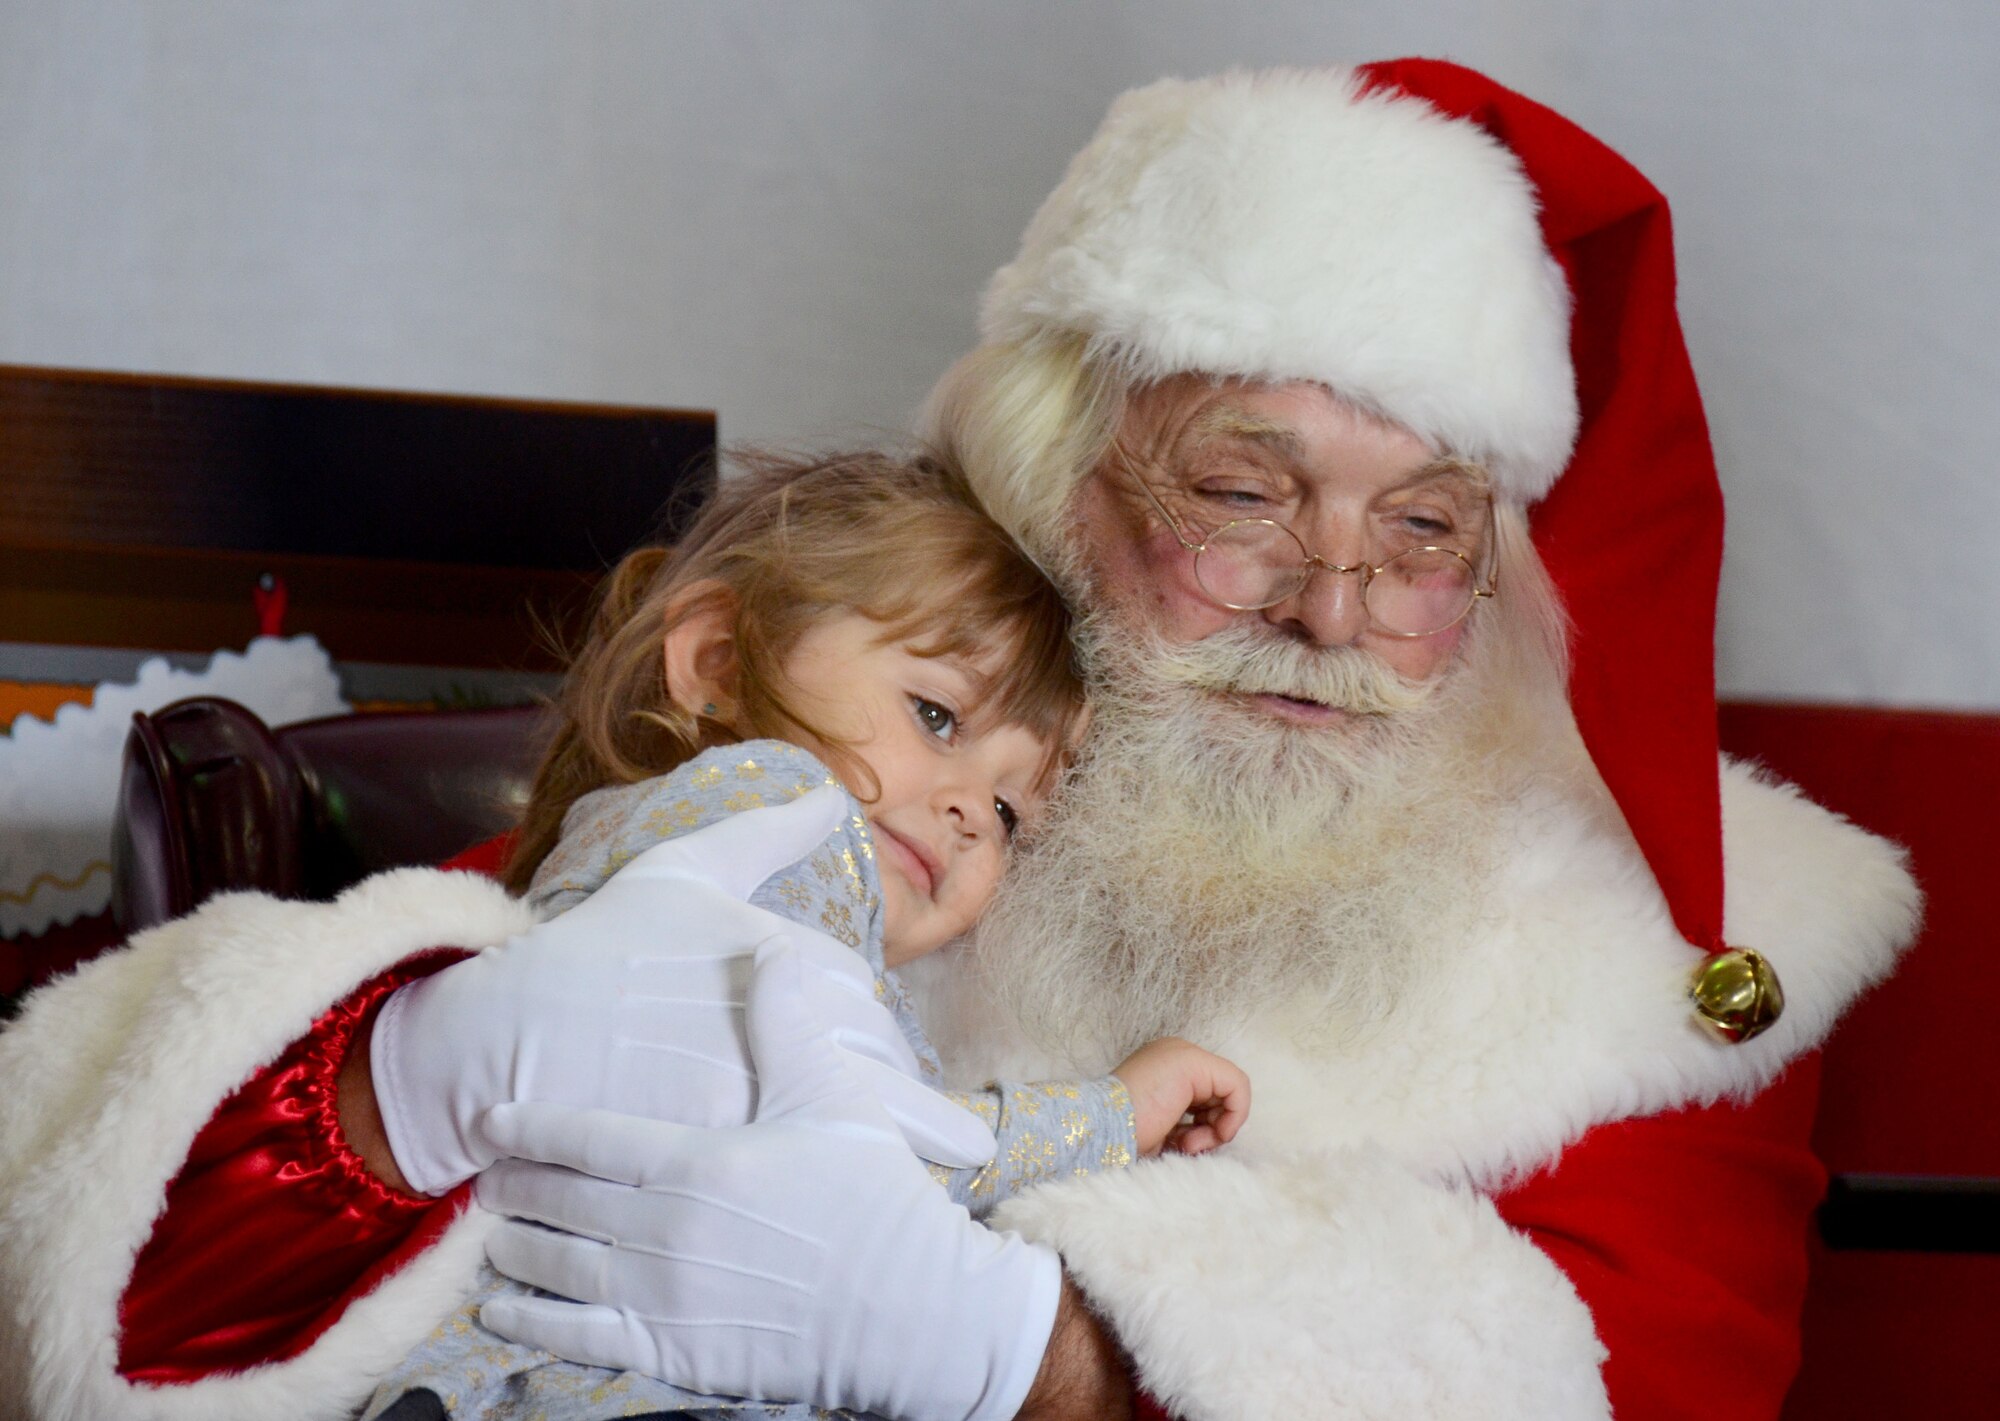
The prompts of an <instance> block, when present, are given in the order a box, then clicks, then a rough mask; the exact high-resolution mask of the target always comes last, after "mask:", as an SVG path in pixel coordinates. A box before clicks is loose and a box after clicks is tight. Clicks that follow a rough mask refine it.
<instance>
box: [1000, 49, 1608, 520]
mask: <svg viewBox="0 0 2000 1421" xmlns="http://www.w3.org/2000/svg"><path fill="white" fill-rule="evenodd" d="M1360 88H1361V77H1360V76H1359V75H1358V74H1357V73H1356V72H1355V71H1353V70H1350V69H1330V70H1318V71H1306V70H1292V69H1286V70H1269V71H1264V72H1261V73H1254V74H1253V73H1246V72H1243V71H1232V72H1231V73H1228V74H1224V75H1221V76H1219V77H1216V78H1211V79H1202V80H1192V81H1190V80H1180V79H1166V80H1162V81H1160V82H1159V83H1156V84H1151V85H1148V86H1146V87H1145V88H1141V89H1134V90H1132V91H1131V92H1129V93H1127V94H1125V95H1123V96H1121V97H1120V98H1119V99H1118V100H1117V101H1116V102H1115V103H1113V104H1112V106H1111V111H1110V113H1109V114H1108V115H1106V117H1105V120H1104V124H1103V126H1102V127H1101V128H1100V129H1099V130H1098V132H1097V135H1096V137H1094V138H1093V139H1092V140H1091V141H1090V143H1089V144H1088V146H1086V147H1085V148H1084V150H1083V151H1082V152H1081V153H1079V154H1078V155H1077V156H1076V158H1075V159H1074V161H1072V162H1071V164H1070V167H1069V171H1068V173H1067V174H1065V175H1064V177H1063V180H1062V182H1061V183H1060V184H1059V185H1058V186H1057V188H1056V190H1055V191H1054V192H1053V193H1051V194H1050V195H1049V198H1048V200H1047V201H1046V202H1044V203H1043V204H1042V207H1041V210H1040V211H1039V212H1037V213H1036V214H1035V218H1034V220H1033V221H1032V222H1031V223H1029V225H1028V230H1027V232H1026V234H1025V235H1024V236H1023V237H1022V240H1021V250H1020V254H1019V255H1018V256H1017V257H1016V258H1015V259H1014V260H1013V262H1011V263H1010V264H1008V265H1007V266H1004V267H1002V268H1001V269H1000V270H999V271H998V272H997V273H996V274H995V275H994V277H993V280H992V282H991V283H990V284H989V285H988V287H987V290H986V297H985V301H984V303H983V306H982V310H981V329H982V331H983V333H984V335H985V337H986V339H988V340H989V341H1013V340H1023V339H1028V338H1032V337H1034V336H1036V335H1039V334H1044V333H1047V332H1050V331H1071V332H1077V333H1081V334H1083V335H1085V336H1088V337H1089V338H1090V341H1091V344H1092V347H1093V350H1094V353H1097V354H1099V355H1103V356H1108V357H1110V358H1112V359H1114V360H1116V361H1117V362H1118V364H1119V365H1120V367H1121V368H1122V369H1123V370H1125V371H1126V372H1127V373H1128V374H1129V375H1131V376H1132V377H1134V378H1136V379H1141V380H1145V379H1157V378H1161V377H1164V376H1168V375H1173V374H1178V373H1181V372H1186V371H1201V372H1204V373H1208V374H1214V375H1241V376H1247V377H1252V378H1258V379H1271V380H1314V381H1318V382H1321V383H1323V384H1326V385H1328V386H1330V387H1332V388H1333V389H1334V390H1335V391H1336V392H1338V393H1339V394H1340V395H1342V396H1343V397H1345V398H1347V399H1350V400H1352V401H1354V402H1355V403H1357V404H1359V405H1361V406H1362V407H1364V408H1367V409H1369V410H1370V411H1372V412H1374V413H1376V414H1379V415H1381V416H1383V417H1385V418H1387V419H1389V420H1391V421H1393V422H1395V423H1397V424H1400V425H1403V426H1404V427H1406V428H1408V429H1410V430H1411V431H1413V432H1414V433H1416V434H1418V435H1419V436H1421V437H1423V438H1425V439H1427V440H1429V441H1432V442H1433V443H1435V444H1436V445H1437V446H1438V447H1439V449H1440V450H1443V451H1447V452H1450V453H1453V454H1457V455H1460V456H1461V457H1465V458H1470V459H1476V460H1478V461H1479V462H1481V463H1483V464H1485V465H1486V466H1487V467H1488V469H1489V470H1490V471H1491V472H1492V474H1493V476H1494V477H1495V479H1496V480H1497V481H1498V482H1499V484H1500V485H1501V487H1502V488H1503V489H1504V490H1506V491H1507V492H1509V493H1511V494H1513V495H1514V496H1516V497H1517V498H1521V499H1523V500H1530V499H1534V498H1538V497H1540V496H1541V495H1542V494H1544V493H1546V492H1547V491H1548V489H1549V487H1550V485H1551V484H1553V483H1554V482H1555V479H1556V476H1557V475H1558V474H1559V473H1561V471H1562V468H1563V466H1564V465H1565V464H1566V463H1567V462H1568V460H1569V454H1570V448H1571V446H1572V444H1573V443H1574V441H1575V438H1576V428H1577V406H1576V386H1575V379H1574V376H1573V373H1572V370H1571V366H1570V358H1569V313H1570V299H1569V289H1568V286H1567V284H1566V283H1565V281H1564V279H1563V275H1562V271H1561V269H1560V268H1559V267H1558V266H1557V265H1556V263H1555V261H1554V259H1553V258H1552V257H1551V256H1550V255H1549V253H1548V250H1547V248H1546V247H1545V246H1544V244H1543V241H1542V235H1541V229H1540V226H1539V225H1538V222H1537V217H1536V214H1537V198H1536V193H1535V188H1534V185H1533V183H1531V182H1530V181H1529V179H1528V177H1527V175H1526V174H1525V173H1524V172H1523V171H1522V168H1521V164H1520V162H1519V160H1518V159H1517V158H1516V157H1515V156H1514V154H1513V153H1512V152H1510V151H1509V150H1508V149H1507V147H1506V146H1505V145H1504V144H1502V143H1500V142H1499V141H1497V140H1496V139H1494V138H1493V137H1491V136H1490V135H1488V134H1487V133H1485V132H1484V131H1483V130H1481V129H1480V128H1478V127H1477V126H1475V125H1474V124H1471V123H1468V122H1464V121H1461V120H1458V119H1452V118H1447V117H1446V116H1444V115H1443V114H1441V113H1439V112H1438V111H1437V110H1436V109H1434V108H1433V107H1431V105H1430V104H1428V103H1426V102H1425V101H1423V100H1421V99H1416V98H1411V97H1409V96H1407V95H1399V94H1394V93H1388V92H1374V93H1361V92H1359V90H1360Z"/></svg>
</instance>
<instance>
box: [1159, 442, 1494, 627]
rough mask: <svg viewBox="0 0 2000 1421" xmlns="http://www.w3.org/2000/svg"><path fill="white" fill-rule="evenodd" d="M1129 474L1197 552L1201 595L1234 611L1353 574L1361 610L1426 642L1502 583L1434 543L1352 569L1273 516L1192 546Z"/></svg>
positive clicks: (1235, 522) (1235, 523)
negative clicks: (1325, 578) (1330, 576)
mask: <svg viewBox="0 0 2000 1421" xmlns="http://www.w3.org/2000/svg"><path fill="white" fill-rule="evenodd" d="M1127 472H1129V473H1130V474H1131V475H1132V481H1133V482H1134V483H1136V484H1138V485H1139V489H1140V492H1142V493H1144V494H1145V495H1146V498H1147V500H1148V501H1149V502H1150V503H1151V504H1152V505H1153V507H1154V508H1156V509H1158V510H1159V514H1160V517H1161V518H1163V519H1165V520H1166V524H1167V527H1168V528H1170V529H1172V530H1173V535H1174V538H1175V540H1176V541H1178V542H1179V543H1180V545H1181V546H1182V547H1183V548H1186V549H1187V550H1188V551H1189V552H1191V553H1193V554H1194V577H1195V581H1196V582H1198V583H1200V584H1201V590H1202V591H1203V592H1205V593H1207V594H1208V595H1209V596H1210V597H1211V598H1213V599H1214V600H1215V601H1216V602H1218V603H1220V604H1221V605H1222V606H1224V607H1227V608H1229V609H1230V610H1231V611H1234V612H1257V611H1262V610H1263V609H1264V608H1266V607H1275V606H1277V605H1278V603H1280V602H1283V601H1285V600H1286V599H1287V598H1290V597H1294V596H1296V595H1298V593H1299V592H1300V591H1302V590H1303V589H1304V587H1305V585H1306V583H1307V582H1309V581H1311V580H1312V575H1313V573H1315V572H1331V573H1343V574H1344V573H1350V572H1353V573H1359V574H1360V575H1361V605H1362V607H1363V608H1365V609H1366V610H1367V613H1368V619H1369V621H1370V622H1371V623H1372V624H1373V625H1374V627H1375V629H1376V630H1377V631H1380V632H1382V633H1384V634H1386V635H1388V636H1395V637H1425V636H1436V635H1437V634H1438V633H1439V632H1441V631H1446V630H1449V629H1450V628H1452V627H1455V626H1457V625H1458V624H1459V623H1460V622H1462V621H1464V620H1465V616H1466V614H1467V613H1468V612H1470V611H1471V610H1472V608H1473V606H1474V604H1475V603H1477V602H1478V601H1479V599H1480V598H1482V597H1496V596H1498V595H1499V587H1498V578H1488V579H1487V585H1486V586H1484V587H1481V586H1480V585H1479V574H1478V571H1477V569H1475V568H1474V567H1473V565H1472V563H1471V560H1470V559H1468V558H1467V557H1466V556H1465V554H1464V553H1461V552H1459V551H1458V550H1457V549H1456V548H1445V547H1438V546H1436V545H1433V544H1425V545H1423V546H1420V547H1414V548H1405V549H1403V550H1402V551H1401V552H1399V553H1397V554H1395V555H1394V556H1393V557H1390V558H1387V559H1385V560H1384V561H1383V562H1381V563H1365V562H1361V563H1355V564H1353V565H1352V566H1348V565H1344V564H1341V563H1337V562H1329V561H1327V560H1326V559H1325V558H1323V557H1320V556H1319V555H1318V554H1317V553H1311V552H1308V551H1306V545H1305V543H1304V541H1303V540H1301V539H1300V537H1299V535H1298V534H1297V533H1294V532H1293V531H1292V530H1291V529H1290V528H1288V527H1286V526H1285V525H1284V524H1283V523H1280V522H1278V521H1277V520H1276V519H1274V518H1232V519H1230V520H1229V521H1228V522H1227V523H1224V524H1223V525H1222V526H1221V527H1219V528H1217V529H1216V530H1215V531H1214V532H1212V533H1210V534H1208V535H1207V536H1206V537H1204V538H1203V539H1202V540H1201V541H1200V542H1198V543H1197V542H1193V541H1191V540H1190V539H1189V538H1188V535H1187V533H1186V532H1185V531H1183V529H1182V528H1181V525H1180V521H1179V520H1178V519H1176V518H1175V517H1174V515H1173V514H1171V513H1169V512H1168V511H1167V506H1166V504H1164V503H1162V502H1161V501H1160V496H1159V495H1158V494H1156V493H1154V492H1153V489H1152V486H1151V485H1150V484H1148V483H1147V482H1146V481H1145V480H1144V479H1143V478H1140V477H1139V473H1138V471H1137V470H1136V469H1130V468H1129V467H1128V470H1127Z"/></svg>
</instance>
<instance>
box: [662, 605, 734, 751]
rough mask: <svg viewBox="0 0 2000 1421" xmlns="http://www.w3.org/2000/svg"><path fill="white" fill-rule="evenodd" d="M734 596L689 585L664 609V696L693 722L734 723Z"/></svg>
mask: <svg viewBox="0 0 2000 1421" xmlns="http://www.w3.org/2000/svg"><path fill="white" fill-rule="evenodd" d="M736 605H737V604H736V594H735V593H734V592H732V591H730V590H729V588H728V587H727V586H725V585H724V584H722V583H720V582H716V581H714V580H712V579H711V580H708V581H703V582H695V583H690V584H689V585H688V586H687V587H686V588H684V589H683V590H682V591H681V592H679V593H678V594H676V595H675V597H674V599H673V600H672V601H670V602H669V603H667V630H666V635H665V638H664V642H663V648H664V651H665V654H666V671H667V696H668V698H669V699H671V700H672V701H673V703H674V704H675V705H676V706H679V707H680V708H681V709H682V710H684V711H686V712H687V713H688V714H689V715H691V716H693V717H695V719H697V720H712V721H720V722H722V723H723V724H724V725H734V724H735V723H736V705H737V696H736V685H737V680H736Z"/></svg>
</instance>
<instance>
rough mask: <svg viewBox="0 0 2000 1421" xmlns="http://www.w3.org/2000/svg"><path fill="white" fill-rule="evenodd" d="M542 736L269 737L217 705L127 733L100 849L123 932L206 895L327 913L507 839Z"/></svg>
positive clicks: (360, 721)
mask: <svg viewBox="0 0 2000 1421" xmlns="http://www.w3.org/2000/svg"><path fill="white" fill-rule="evenodd" d="M548 728H549V721H548V719H547V715H546V712H544V711H542V710H541V709H540V708H536V707H522V708H508V709H500V710H471V711H419V712H385V713H377V714H367V715H344V716H333V717H330V718H328V719H325V720H313V721H304V722H301V723H300V724H297V725H289V726H284V727H282V728H280V729H277V730H273V729H271V728H270V727H268V726H266V725H265V724H264V723H263V721H261V720H260V719H258V718H257V716H256V715H255V714H254V713H252V712H251V711H249V710H248V709H246V708H245V707H243V706H240V705H238V704H237V703H235V702H234V701H228V700H223V699H221V698H219V697H197V698H195V699H192V700H186V701H178V702H175V703H174V704H173V705H170V706H166V707H163V708H162V709H160V710H158V711H156V712H154V713H153V714H151V715H146V714H139V715H135V716H134V717H133V718H132V730H131V733H130V735H129V736H128V737H127V739H126V742H125V765H124V771H123V775H122V778H121V781H120V784H119V806H118V825H117V832H116V836H115V839H114V842H113V847H112V911H113V913H114V914H115V916H116V917H117V920H118V922H119V924H120V926H121V927H122V928H123V929H124V930H125V931H126V932H128V933H129V932H136V931H138V930H139V929H141V928H145V927H150V926H151V925H152V924H154V923H158V922H164V921H166V920H167V919H168V918H173V917H178V916H180V915H181V914H182V913H185V912H188V911H189V910H190V909H192V908H194V907H195V906H196V905H197V904H199V903H201V902H202V900H204V899H206V898H207V897H209V896H210V895H211V894H215V893H221V892H227V891H229V890H231V889H245V888H253V889H261V890H263V891H264V892H268V893H274V894H277V895H279V896H281V897H287V898H330V897H332V896H333V895H334V894H336V893H338V892H339V891H340V890H341V889H342V888H345V887H346V886H347V885H348V884H350V883H353V882H355V881H356V880H358V879H360V878H363V877H365V876H366V875H368V874H370V873H374V872H377V871H378V870H381V869H385V868H396V867H401V866H403V865H407V864H432V863H439V862H442V861H443V860H445V859H448V858H450V857H451V856H452V855H454V854H456V853H458V852H459V851H460V850H462V849H464V848H466V847H467V846H469V845H471V844H475V843H477V842H479V841H480V840H482V839H487V838H490V837H492V836H493V835H495V834H498V833H500V832H502V831H503V830H505V829H508V828H510V827H511V826H512V825H513V824H514V822H515V821H516V820H517V819H518V818H519V817H520V812H521V809H522V807H523V806H524V805H525V804H526V803H527V796H528V788H529V785H530V784H531V783H532V781H533V778H534V771H535V766H536V764H537V762H538V761H539V759H540V756H541V750H542V745H543V743H544V740H545V738H546V736H547V733H548Z"/></svg>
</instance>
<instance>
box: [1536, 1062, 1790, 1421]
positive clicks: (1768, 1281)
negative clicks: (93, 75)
mask: <svg viewBox="0 0 2000 1421" xmlns="http://www.w3.org/2000/svg"><path fill="white" fill-rule="evenodd" d="M1818 1094H1819V1058H1818V1056H1816V1055H1815V1056H1810V1057H1807V1058H1805V1059H1803V1060H1801V1061H1798V1062H1796V1063H1794V1064H1793V1066H1792V1067H1791V1069H1790V1070H1789V1071H1788V1072H1787V1073H1786V1074H1785V1076H1784V1077H1783V1078H1782V1079H1780V1080H1779V1081H1778V1082H1777V1083H1776V1084H1775V1085H1773V1086H1771V1087H1770V1088H1769V1089H1767V1090H1766V1091H1765V1092H1764V1093H1763V1094H1762V1095H1760V1096H1758V1097H1757V1098H1756V1099H1755V1100H1754V1101H1752V1102H1750V1103H1749V1104H1747V1105H1740V1106H1739V1105H1734V1104H1729V1103H1724V1104H1719V1105H1711V1106H1707V1107H1703V1108H1696V1109H1686V1110H1680V1111H1676V1112H1673V1113H1671V1114H1667V1115H1659V1116H1653V1117H1651V1118H1648V1119H1643V1120H1628V1121H1620V1122H1618V1123H1616V1124H1611V1125H1602V1126H1599V1127H1598V1128H1596V1129H1595V1130H1592V1131H1591V1132H1590V1133H1589V1134H1587V1135H1586V1136H1584V1138H1583V1139H1582V1140H1580V1141H1579V1142H1578V1143H1577V1144H1575V1145H1574V1146H1572V1147H1571V1148H1570V1149H1569V1150H1567V1151H1566V1152H1565V1153H1564V1154H1563V1156H1562V1159H1561V1161H1560V1163H1559V1164H1558V1165H1557V1166H1556V1167H1555V1168H1554V1169H1552V1170H1548V1171H1546V1172H1544V1173H1542V1174H1540V1175H1537V1176H1535V1177H1534V1178H1532V1179H1530V1180H1528V1181H1527V1182H1526V1183H1525V1184H1523V1185H1522V1186H1521V1187H1519V1188H1518V1189H1515V1190H1513V1191H1512V1192H1510V1193H1508V1194H1506V1195H1503V1196H1502V1197H1501V1198H1500V1199H1499V1200H1498V1203H1499V1207H1500V1214H1501V1217H1502V1218H1504V1219H1505V1220H1506V1221H1507V1222H1508V1223H1509V1224H1510V1225H1512V1226H1513V1227H1514V1228H1516V1229H1519V1230H1521V1231H1522V1232H1523V1233H1525V1234H1526V1235H1527V1236H1528V1237H1529V1238H1530V1239H1531V1240H1533V1242H1534V1243H1535V1244H1536V1245H1538V1246H1539V1247H1540V1248H1541V1249H1542V1250H1543V1251H1544V1252H1545V1253H1547V1254H1548V1256H1549V1257H1550V1258H1552V1259H1553V1260H1554V1261H1555V1263H1556V1265H1557V1266H1558V1267H1559V1268H1561V1269H1562V1271H1563V1272H1564V1274H1566V1275H1567V1276H1568V1278H1569V1280H1570V1283H1571V1284H1572V1285H1573V1286H1574V1287H1575V1288H1576V1291H1577V1293H1578V1295H1579V1296H1580V1297H1581V1298H1582V1299H1583V1302H1584V1304H1585V1305H1586V1306H1587V1307H1588V1308H1589V1309H1590V1313H1591V1317H1592V1319H1593V1320H1594V1321H1595V1323H1596V1327H1597V1333H1598V1337H1599V1338H1600V1339H1601V1340H1602V1342H1603V1343H1604V1346H1605V1348H1606V1350H1607V1352H1608V1353H1609V1356H1608V1358H1607V1360H1606V1362H1605V1364H1604V1383H1605V1389H1606V1390H1607V1391H1608V1392H1609V1394H1610V1398H1611V1407H1612V1412H1613V1414H1614V1415H1616V1416H1617V1417H1618V1418H1619V1421H1693V1418H1701V1419H1702V1421H1773V1418H1775V1417H1777V1415H1778V1413H1779V1409H1780V1407H1781V1405H1782V1403H1783V1401H1784V1396H1785V1391H1786V1389H1787V1388H1788V1387H1789V1386H1790V1384H1791V1380H1792V1377H1793V1375H1794V1374H1795V1373H1796V1372H1797V1370H1798V1365H1799V1315H1800V1310H1801V1308H1802V1306H1803V1303H1804V1298H1805V1286H1806V1238H1807V1231H1808V1230H1809V1228H1810V1227H1811V1223H1812V1213H1813V1209H1814V1207H1815V1206H1816V1205H1817V1204H1818V1202H1819V1199H1820V1197H1821V1196H1822V1195H1823V1194H1824V1192H1825V1185H1826V1172H1825V1169H1824V1167H1823V1166H1822V1165H1821V1164H1820V1163H1819V1161H1818V1160H1817V1159H1816V1158H1815V1157H1814V1156H1813V1153H1812V1151H1811V1149H1810V1148H1809V1147H1808V1144H1807V1140H1808V1137H1809V1135H1810V1132H1811V1127H1812V1117H1813V1109H1814V1106H1815V1104H1816V1102H1817V1100H1818Z"/></svg>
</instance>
